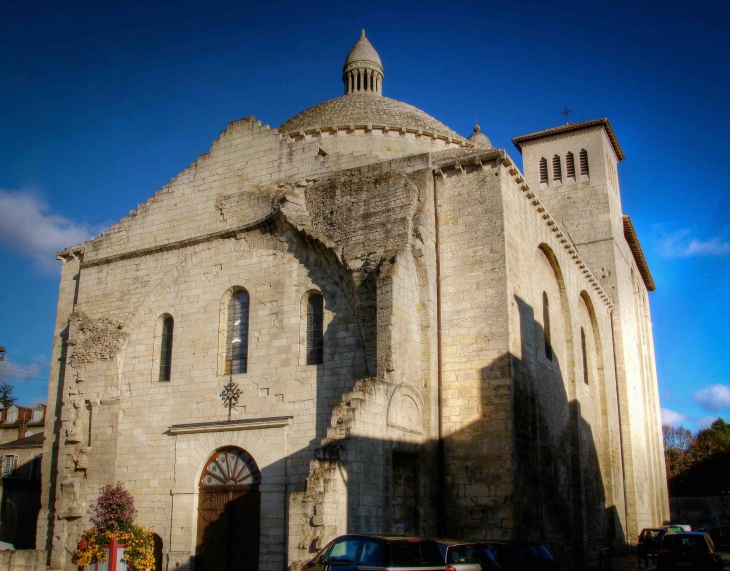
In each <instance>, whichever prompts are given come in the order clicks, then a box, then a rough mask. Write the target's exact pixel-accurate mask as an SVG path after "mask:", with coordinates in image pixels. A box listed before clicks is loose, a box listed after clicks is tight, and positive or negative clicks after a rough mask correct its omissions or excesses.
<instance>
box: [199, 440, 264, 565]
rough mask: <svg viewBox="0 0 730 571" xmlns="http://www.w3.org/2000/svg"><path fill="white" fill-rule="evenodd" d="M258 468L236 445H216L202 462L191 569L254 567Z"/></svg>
mask: <svg viewBox="0 0 730 571" xmlns="http://www.w3.org/2000/svg"><path fill="white" fill-rule="evenodd" d="M260 484H261V472H260V471H259V468H258V466H257V465H256V462H255V461H254V459H253V458H252V457H251V455H250V454H249V453H248V452H246V451H245V450H243V449H241V448H238V447H236V446H226V447H224V448H220V449H218V450H216V451H215V452H214V453H213V455H212V456H211V457H210V459H209V460H208V462H206V464H205V468H203V473H202V474H201V476H200V482H199V493H198V542H197V549H196V563H195V568H196V571H200V570H202V571H234V570H235V571H238V570H240V569H258V566H259V543H260V540H261V530H260V519H261V494H260V492H259V485H260Z"/></svg>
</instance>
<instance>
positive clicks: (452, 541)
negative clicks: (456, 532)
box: [431, 538, 493, 545]
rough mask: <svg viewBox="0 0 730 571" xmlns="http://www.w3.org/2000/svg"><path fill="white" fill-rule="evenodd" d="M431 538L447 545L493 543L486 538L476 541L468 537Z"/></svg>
mask: <svg viewBox="0 0 730 571" xmlns="http://www.w3.org/2000/svg"><path fill="white" fill-rule="evenodd" d="M431 539H432V540H433V541H435V542H436V543H443V544H445V545H483V544H485V543H493V542H490V541H488V540H486V539H476V540H474V541H467V540H466V539H436V538H431Z"/></svg>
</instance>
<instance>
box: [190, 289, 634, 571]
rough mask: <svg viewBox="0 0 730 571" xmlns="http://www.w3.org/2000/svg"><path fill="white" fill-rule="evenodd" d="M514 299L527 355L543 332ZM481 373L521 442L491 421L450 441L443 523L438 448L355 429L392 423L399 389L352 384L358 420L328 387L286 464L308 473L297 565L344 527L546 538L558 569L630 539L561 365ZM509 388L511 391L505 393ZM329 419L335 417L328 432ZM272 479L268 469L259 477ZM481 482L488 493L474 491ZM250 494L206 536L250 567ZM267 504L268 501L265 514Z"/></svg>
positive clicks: (505, 366) (489, 398) (293, 528)
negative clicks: (391, 407) (392, 397)
mask: <svg viewBox="0 0 730 571" xmlns="http://www.w3.org/2000/svg"><path fill="white" fill-rule="evenodd" d="M516 302H517V304H518V309H519V312H520V317H521V323H522V326H523V328H525V327H532V329H533V333H530V334H529V335H528V334H526V332H525V331H523V332H522V333H523V335H522V337H523V347H522V354H523V355H531V352H534V349H532V348H531V347H534V346H535V345H534V343H531V341H530V340H531V339H533V338H535V337H536V338H538V339H539V338H540V335H542V330H541V326H540V324H539V323H537V322H536V320H535V318H534V312H533V309H532V307H531V306H530V305H529V304H527V303H525V302H524V301H523V300H521V299H519V298H516ZM335 319H336V317H335ZM533 334H534V337H533ZM325 342H326V338H325ZM326 359H327V358H326V357H325V362H326ZM319 367H320V369H321V368H322V366H319ZM536 371H538V372H536ZM481 379H482V380H481V382H480V387H479V389H480V390H479V395H478V397H477V399H478V402H479V403H481V404H482V405H484V406H485V407H486V405H489V404H491V403H493V402H494V401H495V399H504V401H505V403H506V404H507V405H508V406H509V407H511V410H512V416H511V418H512V419H513V425H512V427H511V434H512V442H513V443H514V446H513V447H512V446H511V445H510V443H509V442H505V441H504V440H503V439H501V440H500V439H492V440H490V438H491V432H490V428H489V427H490V426H491V424H490V419H488V418H483V419H482V420H479V421H476V422H473V423H471V424H468V425H466V426H464V427H462V428H461V429H460V430H459V431H456V432H454V433H452V434H449V435H448V436H447V437H446V438H445V439H444V449H445V457H446V470H445V487H444V490H445V492H444V493H445V505H446V510H445V517H444V520H443V521H439V520H438V519H437V518H436V506H437V504H438V498H437V496H436V490H437V489H438V487H437V481H436V476H435V475H436V474H437V465H436V454H435V450H436V444H437V443H436V442H435V441H433V440H424V441H416V439H414V435H412V434H411V435H408V434H404V435H403V438H402V439H401V440H398V439H394V438H390V437H388V438H372V437H367V436H361V435H357V434H356V432H358V430H357V429H358V423H360V422H366V423H376V424H377V423H383V424H385V423H386V422H387V420H386V419H387V403H388V398H387V395H388V394H389V393H390V392H392V388H393V387H392V385H389V383H387V382H386V381H383V380H381V379H377V378H367V379H360V380H358V381H357V383H354V384H355V385H356V389H357V390H360V394H359V395H358V399H357V400H358V402H357V403H356V404H355V405H352V406H351V410H352V416H351V417H349V418H344V419H338V418H337V415H338V414H340V413H341V412H342V410H350V409H348V408H342V407H335V411H334V422H332V421H331V420H332V419H333V402H334V400H333V399H335V400H338V401H340V400H342V395H341V394H338V395H335V394H330V392H329V390H328V389H325V390H321V391H319V393H318V395H317V399H316V401H317V436H318V440H317V441H315V442H313V447H314V448H315V449H314V450H313V451H312V450H302V451H300V452H297V453H295V454H293V455H290V456H288V457H287V458H286V462H287V463H288V464H287V465H290V466H293V467H296V466H308V467H309V468H310V472H309V477H308V478H307V488H306V490H304V491H301V492H299V493H300V495H301V496H300V497H299V498H295V499H294V500H291V498H294V494H292V495H291V497H290V500H291V501H289V506H290V513H289V525H288V533H291V534H296V533H299V535H300V536H301V537H302V538H303V539H302V542H301V543H300V545H299V549H298V550H297V552H296V553H292V552H291V551H290V553H289V556H290V557H291V558H293V559H295V560H296V559H297V558H298V559H299V560H300V563H299V564H294V565H292V566H291V569H292V570H296V569H300V568H301V563H302V562H303V561H305V560H306V559H307V558H311V557H313V556H314V554H315V553H316V552H317V551H318V550H319V549H320V548H321V547H323V546H324V545H325V544H326V542H327V541H329V540H330V539H332V538H333V537H334V536H335V535H337V534H338V533H343V532H345V531H347V532H351V533H354V532H362V533H367V532H370V533H396V534H401V533H407V534H414V535H421V536H430V537H434V536H438V535H442V536H449V537H456V538H462V539H467V540H477V539H515V540H519V541H532V542H539V543H543V544H544V545H546V546H547V548H548V549H549V550H550V552H551V553H552V554H553V555H554V557H555V558H556V560H557V561H558V563H559V564H560V565H570V564H575V563H585V562H586V561H589V560H596V559H597V558H598V549H600V548H603V547H616V548H618V549H621V548H622V547H623V546H624V545H625V540H626V538H625V536H624V533H623V529H622V526H621V522H620V519H619V514H618V511H617V509H616V507H615V506H613V505H606V504H607V497H608V495H607V492H606V485H607V483H606V482H605V481H604V478H603V474H602V471H601V465H600V460H599V454H598V452H597V449H596V443H595V437H594V428H593V427H591V425H590V424H589V422H588V421H587V420H586V419H584V418H583V416H582V414H581V407H580V403H579V402H578V401H577V400H576V399H571V398H569V396H568V391H567V390H566V386H569V384H568V381H567V380H566V379H565V378H564V373H563V372H562V371H561V370H560V368H559V367H555V368H554V369H553V370H552V373H550V374H540V373H539V369H536V368H535V366H534V364H533V363H531V362H530V359H527V360H526V361H525V360H522V359H520V358H518V357H516V356H515V355H511V354H505V355H503V356H502V357H500V358H498V359H495V360H494V362H493V363H492V365H490V366H487V367H485V368H483V369H482V371H481ZM320 382H321V383H322V385H324V383H325V381H323V380H320ZM322 385H320V388H321V387H322ZM504 386H508V387H511V391H507V393H504V391H502V392H501V393H500V391H499V390H497V389H498V387H504ZM353 394H354V393H353ZM505 395H506V396H505ZM345 400H347V399H345ZM344 404H347V405H348V406H350V403H344ZM358 407H360V408H361V409H362V410H361V411H360V412H361V413H362V414H359V413H358V410H359V409H358ZM368 407H370V408H368ZM378 410H380V412H378ZM325 418H327V419H330V421H331V422H328V423H327V424H329V427H328V426H326V425H325V422H324V419H325ZM338 420H343V422H338ZM503 422H505V423H507V422H508V420H504V421H503ZM327 428H329V429H330V430H329V431H328V430H327ZM317 445H318V446H317ZM312 453H313V454H314V460H311V457H312ZM310 462H311V464H310ZM505 462H507V464H505ZM506 465H507V466H508V469H507V470H505V469H504V467H505V466H506ZM266 481H267V474H266V469H264V470H263V471H262V483H263V484H266ZM288 489H289V490H292V489H294V490H296V489H297V487H296V486H288ZM475 489H480V490H482V492H480V493H479V495H475V494H472V493H471V491H472V490H475ZM253 500H254V496H253V495H251V494H249V495H245V496H241V497H233V496H232V497H231V499H230V501H228V503H227V504H225V505H224V506H222V510H221V515H220V517H219V518H218V519H217V520H216V521H214V522H213V523H211V524H210V525H209V526H208V528H207V529H206V530H205V533H204V536H203V538H202V542H203V543H204V544H205V550H204V551H205V552H209V553H214V554H216V553H217V554H218V555H220V554H223V553H225V554H226V561H230V560H231V558H233V559H235V560H237V561H238V560H241V561H242V565H243V566H244V567H245V565H244V564H243V560H244V558H245V557H250V556H251V555H249V554H248V553H249V552H248V551H245V550H246V549H248V548H247V547H245V543H246V542H238V543H236V542H233V543H230V544H226V545H223V543H226V542H228V541H230V538H231V537H232V535H231V534H230V533H229V531H228V530H229V529H244V528H245V529H248V532H247V533H246V534H244V536H245V537H247V538H249V539H251V538H258V537H260V531H259V529H258V526H255V529H254V527H252V522H251V521H250V520H249V519H247V517H246V516H247V514H251V513H252V509H253V508H252V505H253V504H252V502H253ZM244 504H246V505H244ZM294 504H299V505H301V506H304V507H302V508H301V512H295V511H294V507H293V506H294ZM264 506H265V501H264V499H263V498H262V508H261V509H262V513H263V510H265V509H266V508H265V507H264ZM307 510H309V511H307ZM505 514H508V515H507V517H506V516H505ZM509 514H511V515H509ZM297 526H299V528H298V527H297ZM241 537H243V536H241ZM284 541H286V538H284ZM221 542H223V543H221ZM290 545H291V544H290ZM249 547H250V545H249ZM244 552H245V553H244ZM259 554H260V555H261V557H265V550H262V549H261V548H259V550H258V551H257V552H256V557H259ZM218 563H220V564H222V562H220V561H212V560H211V561H203V560H197V561H195V569H196V570H199V569H203V570H205V571H208V570H214V569H217V568H218V567H219V565H218ZM249 563H250V564H251V565H253V563H252V562H248V563H246V564H249Z"/></svg>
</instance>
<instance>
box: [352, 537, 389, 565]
mask: <svg viewBox="0 0 730 571" xmlns="http://www.w3.org/2000/svg"><path fill="white" fill-rule="evenodd" d="M357 564H358V565H364V566H365V567H375V566H382V565H383V544H382V543H379V542H377V541H369V540H367V539H366V540H364V541H363V542H362V552H361V553H360V560H359V561H358V562H357Z"/></svg>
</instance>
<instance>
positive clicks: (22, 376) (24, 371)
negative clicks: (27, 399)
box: [0, 359, 48, 382]
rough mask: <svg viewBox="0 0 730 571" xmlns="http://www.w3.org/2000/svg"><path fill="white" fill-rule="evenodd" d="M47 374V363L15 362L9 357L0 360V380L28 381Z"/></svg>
mask: <svg viewBox="0 0 730 571" xmlns="http://www.w3.org/2000/svg"><path fill="white" fill-rule="evenodd" d="M47 376H48V365H46V364H44V363H39V362H34V363H27V362H23V363H16V362H13V361H11V360H10V359H5V360H4V361H0V381H10V382H12V381H28V380H31V379H36V378H38V377H42V378H45V377H47Z"/></svg>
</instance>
